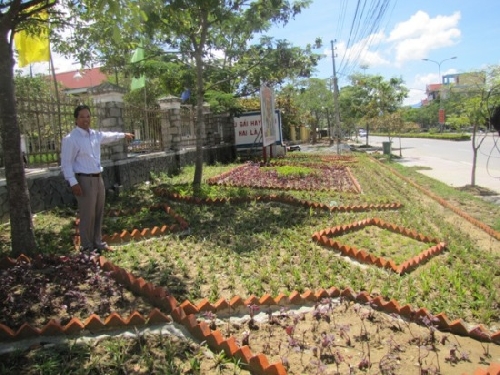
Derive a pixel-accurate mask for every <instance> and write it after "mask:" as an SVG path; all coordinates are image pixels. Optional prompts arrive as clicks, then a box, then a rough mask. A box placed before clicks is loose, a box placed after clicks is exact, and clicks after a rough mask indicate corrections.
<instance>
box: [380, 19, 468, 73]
mask: <svg viewBox="0 0 500 375" xmlns="http://www.w3.org/2000/svg"><path fill="white" fill-rule="evenodd" d="M460 18H461V15H460V12H455V13H453V14H452V15H450V16H437V17H435V18H431V17H430V16H429V15H428V14H427V13H425V12H423V11H418V12H417V13H415V14H414V15H413V16H411V17H410V19H409V20H407V21H404V22H400V23H398V24H397V25H396V26H395V27H394V29H393V30H392V31H391V32H390V34H389V38H388V39H387V41H388V42H390V43H393V44H394V49H395V51H396V57H395V61H396V65H398V66H399V65H401V64H402V63H403V62H405V61H409V60H418V59H422V58H425V57H426V56H428V54H429V52H430V51H432V50H435V49H439V48H443V47H449V46H452V45H455V44H457V43H458V41H459V39H460V36H461V32H460V29H459V28H458V23H459V21H460Z"/></svg>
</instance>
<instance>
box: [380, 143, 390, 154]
mask: <svg viewBox="0 0 500 375" xmlns="http://www.w3.org/2000/svg"><path fill="white" fill-rule="evenodd" d="M391 143H392V142H382V148H383V149H384V155H390V154H391Z"/></svg>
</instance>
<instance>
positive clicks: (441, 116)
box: [422, 56, 457, 130]
mask: <svg viewBox="0 0 500 375" xmlns="http://www.w3.org/2000/svg"><path fill="white" fill-rule="evenodd" d="M456 58H457V57H456V56H453V57H450V58H448V59H444V60H441V61H435V60H431V59H422V60H423V61H429V62H433V63H434V64H436V65H437V66H438V74H439V84H440V85H442V84H443V82H442V79H441V64H442V63H444V62H445V61H448V60H455V59H456ZM444 123H445V119H444V111H443V105H442V102H441V86H440V87H439V124H440V125H443V124H444ZM441 130H442V129H441Z"/></svg>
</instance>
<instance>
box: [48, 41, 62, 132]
mask: <svg viewBox="0 0 500 375" xmlns="http://www.w3.org/2000/svg"><path fill="white" fill-rule="evenodd" d="M49 69H50V71H51V73H52V79H53V80H54V89H55V90H56V93H55V94H56V101H57V123H58V124H59V137H60V138H61V141H62V127H61V99H60V98H59V90H58V87H57V80H56V71H55V69H54V61H53V60H52V53H51V51H50V44H49Z"/></svg>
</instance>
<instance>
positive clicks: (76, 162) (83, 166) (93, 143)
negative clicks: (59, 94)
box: [61, 126, 125, 186]
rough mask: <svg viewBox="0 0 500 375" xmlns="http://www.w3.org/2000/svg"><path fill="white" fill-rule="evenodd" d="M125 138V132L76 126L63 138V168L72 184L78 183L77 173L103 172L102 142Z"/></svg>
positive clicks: (65, 175) (64, 173)
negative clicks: (85, 128)
mask: <svg viewBox="0 0 500 375" xmlns="http://www.w3.org/2000/svg"><path fill="white" fill-rule="evenodd" d="M123 138H125V133H121V132H103V131H99V130H94V129H89V131H88V132H87V131H86V130H84V129H82V128H79V127H78V126H76V127H75V128H74V129H73V130H72V131H71V132H70V133H68V134H67V135H66V136H65V137H64V138H63V140H62V144H61V170H62V172H63V175H64V178H65V179H66V180H67V181H68V183H69V185H70V186H74V185H76V184H78V181H77V180H76V178H75V173H85V174H94V173H101V172H102V166H101V144H107V143H113V142H116V141H118V140H120V139H123Z"/></svg>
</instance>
